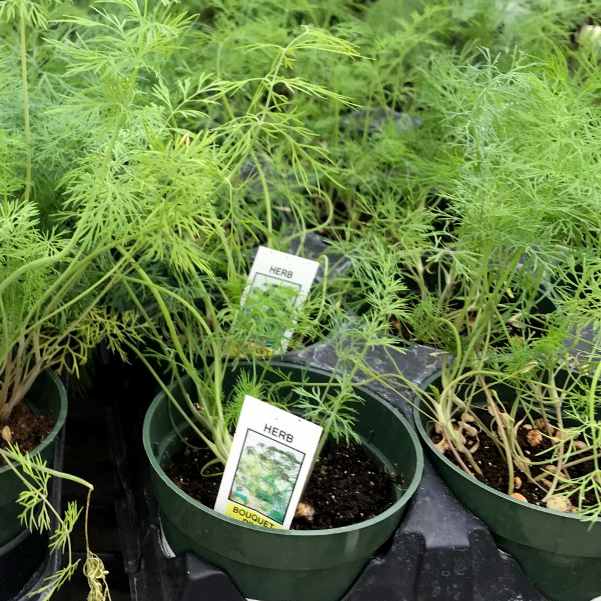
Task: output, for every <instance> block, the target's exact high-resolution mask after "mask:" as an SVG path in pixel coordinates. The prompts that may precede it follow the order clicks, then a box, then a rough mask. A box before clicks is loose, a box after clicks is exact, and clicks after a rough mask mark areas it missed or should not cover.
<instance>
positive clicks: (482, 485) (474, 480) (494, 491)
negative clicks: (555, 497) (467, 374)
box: [413, 371, 601, 527]
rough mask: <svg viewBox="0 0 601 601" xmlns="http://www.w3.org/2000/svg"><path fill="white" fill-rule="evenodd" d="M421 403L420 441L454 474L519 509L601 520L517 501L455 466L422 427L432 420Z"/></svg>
mask: <svg viewBox="0 0 601 601" xmlns="http://www.w3.org/2000/svg"><path fill="white" fill-rule="evenodd" d="M441 373H442V372H440V371H438V372H436V373H434V374H433V375H432V376H431V377H430V378H428V379H427V380H426V381H425V382H424V383H423V388H424V389H426V388H427V387H428V386H430V385H431V384H432V383H433V382H435V381H436V380H437V379H438V378H439V377H440V374H441ZM422 405H423V402H422V399H421V398H420V399H418V400H417V401H416V402H415V404H414V406H413V422H414V423H415V427H416V428H417V431H418V432H419V435H420V438H421V439H422V442H423V443H424V444H426V446H427V447H428V449H429V450H430V451H431V452H432V453H433V454H434V455H436V457H437V458H438V460H440V461H442V462H443V463H444V464H445V466H447V467H448V468H450V469H452V470H453V471H454V472H455V473H456V474H459V475H460V476H462V477H463V478H465V479H466V480H468V481H469V482H471V483H474V484H476V485H478V486H479V487H480V488H482V489H484V490H485V491H486V492H487V493H490V494H491V495H492V496H494V497H496V498H498V499H499V500H500V501H504V502H509V503H512V504H514V505H515V506H517V507H520V508H521V509H524V510H528V511H538V512H540V513H543V514H547V515H552V516H554V517H560V518H564V519H566V520H574V521H576V522H578V523H580V524H590V525H591V527H593V526H594V525H595V524H597V525H598V524H600V523H601V520H595V521H593V522H591V521H586V520H583V519H582V518H581V517H579V516H577V515H574V514H571V513H566V512H565V511H558V510H556V509H548V508H546V507H539V506H538V505H534V504H532V503H524V502H523V501H518V500H516V499H513V498H511V497H510V496H509V495H508V494H507V493H504V492H501V491H499V490H497V489H496V488H493V487H492V486H489V485H488V484H485V483H484V482H481V481H480V480H478V479H477V478H474V477H473V476H471V475H470V474H466V473H465V472H464V471H463V470H462V469H461V468H459V467H457V466H456V465H455V464H454V463H453V462H452V461H451V460H449V459H448V458H447V457H445V456H444V455H442V454H441V453H440V452H439V451H438V449H436V447H435V446H434V443H433V442H432V440H431V438H430V436H429V435H428V433H427V432H426V429H425V427H424V420H426V421H428V422H429V423H431V421H432V420H431V418H430V417H429V416H427V415H426V413H425V412H423V411H422V409H421V407H422Z"/></svg>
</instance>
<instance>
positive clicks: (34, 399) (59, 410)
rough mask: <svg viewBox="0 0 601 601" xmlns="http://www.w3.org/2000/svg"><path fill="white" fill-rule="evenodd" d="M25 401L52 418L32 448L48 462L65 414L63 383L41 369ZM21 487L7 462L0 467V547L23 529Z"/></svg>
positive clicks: (51, 457)
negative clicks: (48, 429) (46, 432)
mask: <svg viewBox="0 0 601 601" xmlns="http://www.w3.org/2000/svg"><path fill="white" fill-rule="evenodd" d="M26 402H27V404H28V405H29V407H30V408H31V409H32V410H33V411H34V412H35V413H41V414H44V415H49V416H51V417H53V418H55V420H56V422H55V424H54V428H52V432H50V434H49V435H48V436H47V437H46V439H45V440H44V442H42V444H41V445H39V446H38V447H37V448H36V449H35V450H34V451H33V452H34V453H35V454H39V455H41V456H42V457H43V458H44V459H45V460H46V462H47V464H48V465H51V464H52V462H53V457H54V447H55V442H56V438H57V436H58V434H59V432H60V431H61V429H62V428H63V426H64V424H65V419H66V417H67V393H66V391H65V387H64V386H63V384H62V382H61V381H60V379H59V378H58V376H56V375H55V374H53V373H50V372H47V373H44V374H42V375H41V376H40V377H39V378H38V379H37V380H36V382H35V384H34V385H33V387H32V388H31V390H30V392H29V394H28V395H27V399H26ZM23 489H24V486H23V483H22V482H21V480H19V478H18V476H17V475H16V474H15V473H14V472H13V470H12V469H11V468H10V467H9V466H8V465H4V466H3V467H0V547H2V546H3V545H5V544H7V543H8V542H9V541H12V540H13V539H15V538H16V537H17V536H18V535H19V533H20V532H21V531H22V530H23V527H22V526H21V523H20V521H19V514H20V513H21V511H22V508H21V506H20V505H19V504H18V503H17V498H18V497H19V494H20V493H21V491H22V490H23Z"/></svg>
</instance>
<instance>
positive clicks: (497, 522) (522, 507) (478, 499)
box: [414, 408, 601, 601]
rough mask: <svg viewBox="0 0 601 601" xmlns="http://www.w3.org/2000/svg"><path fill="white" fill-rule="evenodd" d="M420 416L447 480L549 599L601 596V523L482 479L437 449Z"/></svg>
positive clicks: (420, 415) (419, 414) (421, 430)
mask: <svg viewBox="0 0 601 601" xmlns="http://www.w3.org/2000/svg"><path fill="white" fill-rule="evenodd" d="M414 418H415V423H416V426H417V429H418V431H419V433H420V436H421V438H422V440H423V442H424V444H425V445H426V447H427V448H428V450H429V455H430V457H431V459H432V462H433V463H434V465H435V467H436V469H437V471H438V473H439V474H440V475H441V476H442V478H443V480H444V481H445V482H446V483H447V485H448V486H449V488H450V489H451V490H452V491H453V493H454V494H455V496H456V497H457V498H458V499H459V500H460V501H461V502H462V503H463V504H464V505H465V506H466V507H467V508H468V509H469V510H470V511H472V512H473V513H474V514H475V515H477V516H478V517H479V518H480V519H481V520H482V521H484V522H485V523H486V525H487V526H488V527H489V528H490V530H491V531H492V533H493V535H494V537H495V539H496V541H497V544H498V545H499V547H500V548H501V549H503V550H504V551H506V552H507V553H509V554H510V555H511V556H512V557H514V558H515V559H516V560H517V561H518V563H519V564H520V565H521V566H522V568H523V570H524V572H525V573H526V576H528V579H529V580H530V581H531V582H532V583H533V584H534V585H535V586H536V587H537V588H538V589H539V590H540V591H541V592H542V593H544V595H545V596H546V597H547V598H548V599H549V600H551V601H594V600H595V599H596V598H597V597H599V596H601V524H599V523H598V522H597V523H594V524H591V523H585V522H582V521H581V520H579V519H578V517H576V516H574V515H572V514H568V513H564V512H560V511H553V510H550V509H544V508H541V507H538V506H536V505H531V504H529V503H523V502H521V501H517V500H515V499H512V498H511V497H510V496H509V495H507V494H504V493H501V492H499V491H498V490H495V489H494V488H491V487H490V486H487V485H486V484H483V483H482V482H479V481H478V480H476V479H475V478H473V477H471V476H469V475H468V474H466V473H465V472H464V471H463V470H461V469H460V468H458V467H457V466H455V464H454V463H452V462H451V461H449V460H448V459H447V458H446V457H444V456H443V455H441V454H440V453H439V452H438V451H437V450H436V448H435V446H434V444H433V442H432V440H431V438H430V435H429V434H430V425H431V422H430V420H429V419H428V418H427V417H426V416H425V415H424V414H423V413H422V412H421V411H419V408H416V409H415V411H414Z"/></svg>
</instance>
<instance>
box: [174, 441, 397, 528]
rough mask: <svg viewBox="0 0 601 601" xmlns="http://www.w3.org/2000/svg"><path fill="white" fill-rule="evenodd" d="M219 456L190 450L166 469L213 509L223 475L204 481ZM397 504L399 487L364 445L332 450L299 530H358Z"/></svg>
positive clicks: (315, 476)
mask: <svg viewBox="0 0 601 601" xmlns="http://www.w3.org/2000/svg"><path fill="white" fill-rule="evenodd" d="M212 458H213V455H212V454H211V452H210V451H209V450H208V449H191V448H190V447H184V448H183V449H182V450H181V451H179V452H178V453H177V454H176V455H174V457H173V458H172V462H171V463H170V464H169V465H167V466H166V467H165V471H166V473H167V475H168V476H169V477H170V478H171V480H173V482H175V484H176V485H177V486H179V488H181V489H182V490H183V491H184V492H186V493H187V494H189V495H190V496H191V497H193V498H195V499H196V500H198V501H200V502H201V503H202V504H203V505H207V506H208V507H213V506H214V505H215V500H216V499H217V492H218V490H219V484H220V483H221V474H219V475H217V476H208V477H206V476H202V475H201V474H200V470H201V469H202V467H203V466H204V465H205V464H206V463H207V462H208V461H210V460H211V459H212ZM395 500H396V493H395V481H394V479H393V477H392V476H391V475H390V474H389V473H388V472H387V471H386V470H385V468H384V466H383V465H382V464H381V462H380V461H378V460H377V459H376V458H375V457H374V456H373V455H372V454H371V453H369V452H368V451H367V450H366V449H365V448H364V447H362V446H360V445H349V446H346V445H335V444H328V445H326V447H325V449H324V450H323V452H322V454H321V457H320V459H319V460H318V461H317V462H316V464H315V467H314V469H313V473H312V475H311V478H310V479H309V483H308V484H307V487H306V489H305V492H304V494H303V498H302V500H301V504H300V505H299V507H303V508H304V509H305V511H304V513H305V517H301V516H297V517H296V518H295V519H294V521H293V523H292V528H293V529H295V530H319V529H328V528H339V527H342V526H348V525H350V524H356V523H358V522H362V521H364V520H368V519H370V518H372V517H375V516H377V515H378V514H380V513H382V512H383V511H385V510H386V509H388V508H389V507H390V506H391V505H392V504H393V503H394V502H395Z"/></svg>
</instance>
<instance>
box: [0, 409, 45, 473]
mask: <svg viewBox="0 0 601 601" xmlns="http://www.w3.org/2000/svg"><path fill="white" fill-rule="evenodd" d="M54 424H55V420H54V419H53V418H51V417H48V416H46V415H37V414H36V413H34V412H33V411H32V410H31V409H30V408H29V407H28V406H27V405H26V404H25V403H21V404H20V405H17V407H16V408H15V410H14V411H13V412H12V415H11V416H10V419H9V420H8V422H7V423H6V424H3V425H2V426H0V430H2V429H3V428H4V427H5V426H8V428H9V429H10V435H11V442H12V444H14V445H17V446H18V447H19V449H20V450H21V451H23V452H24V453H28V452H29V451H33V449H35V448H36V447H37V446H39V445H40V444H41V443H42V442H43V441H44V439H45V438H46V437H47V436H48V435H49V434H50V432H51V431H52V428H54ZM7 446H8V444H7V442H6V441H5V440H4V438H3V437H2V436H0V447H2V448H7ZM1 462H2V459H0V463H1Z"/></svg>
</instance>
